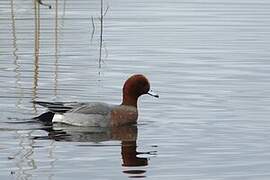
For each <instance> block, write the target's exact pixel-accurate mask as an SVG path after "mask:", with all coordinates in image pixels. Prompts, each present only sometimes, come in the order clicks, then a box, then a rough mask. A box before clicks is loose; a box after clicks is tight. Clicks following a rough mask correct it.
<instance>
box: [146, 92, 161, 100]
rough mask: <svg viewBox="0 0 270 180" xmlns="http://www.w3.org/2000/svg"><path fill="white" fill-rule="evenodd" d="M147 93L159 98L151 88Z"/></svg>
mask: <svg viewBox="0 0 270 180" xmlns="http://www.w3.org/2000/svg"><path fill="white" fill-rule="evenodd" d="M147 94H148V95H150V96H153V97H155V98H159V95H158V94H156V93H155V92H153V91H152V90H150V91H148V93H147Z"/></svg>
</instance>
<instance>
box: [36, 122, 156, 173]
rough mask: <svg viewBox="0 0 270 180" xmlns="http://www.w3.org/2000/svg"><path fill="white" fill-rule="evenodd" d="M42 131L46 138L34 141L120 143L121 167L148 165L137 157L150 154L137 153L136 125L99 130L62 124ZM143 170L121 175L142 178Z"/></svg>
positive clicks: (98, 128) (124, 171)
mask: <svg viewBox="0 0 270 180" xmlns="http://www.w3.org/2000/svg"><path fill="white" fill-rule="evenodd" d="M43 130H46V131H47V132H48V136H38V137H34V139H53V140H55V141H69V142H95V143H99V142H104V141H112V140H117V141H121V156H122V166H123V167H137V168H139V167H143V166H147V165H148V158H145V157H138V155H142V154H148V155H149V154H151V152H138V151H137V134H138V128H137V126H136V125H129V126H122V127H113V128H100V127H76V126H68V125H64V124H53V126H45V127H44V128H43ZM145 172H146V171H145V170H141V169H133V168H132V170H128V169H125V170H123V173H126V174H129V176H131V177H144V174H145Z"/></svg>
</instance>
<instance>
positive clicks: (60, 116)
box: [52, 114, 63, 123]
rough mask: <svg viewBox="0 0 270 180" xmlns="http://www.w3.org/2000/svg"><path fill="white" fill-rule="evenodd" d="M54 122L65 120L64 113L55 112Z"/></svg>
mask: <svg viewBox="0 0 270 180" xmlns="http://www.w3.org/2000/svg"><path fill="white" fill-rule="evenodd" d="M52 122H60V123H61V122H63V115H62V114H55V115H54V116H53V119H52Z"/></svg>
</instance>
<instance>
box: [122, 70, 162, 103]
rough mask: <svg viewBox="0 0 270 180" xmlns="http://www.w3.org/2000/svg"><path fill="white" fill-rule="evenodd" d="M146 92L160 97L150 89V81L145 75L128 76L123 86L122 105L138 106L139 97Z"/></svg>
mask: <svg viewBox="0 0 270 180" xmlns="http://www.w3.org/2000/svg"><path fill="white" fill-rule="evenodd" d="M144 94H149V95H151V96H154V97H159V96H158V95H157V94H154V93H153V92H152V91H151V90H150V83H149V81H148V79H147V78H146V77H145V76H144V75H142V74H135V75H133V76H131V77H130V78H128V79H127V80H126V82H125V84H124V86H123V101H122V105H129V106H134V107H137V101H138V98H139V97H140V96H141V95H144Z"/></svg>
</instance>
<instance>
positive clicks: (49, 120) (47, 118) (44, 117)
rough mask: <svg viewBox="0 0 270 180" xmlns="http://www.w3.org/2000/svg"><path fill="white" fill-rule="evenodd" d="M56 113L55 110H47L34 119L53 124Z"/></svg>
mask: <svg viewBox="0 0 270 180" xmlns="http://www.w3.org/2000/svg"><path fill="white" fill-rule="evenodd" d="M53 116H54V113H53V112H50V111H49V112H45V113H43V114H41V115H39V116H37V117H34V118H33V119H36V120H38V121H40V122H42V123H43V124H45V125H51V124H52V120H53Z"/></svg>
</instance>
